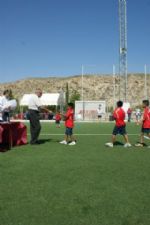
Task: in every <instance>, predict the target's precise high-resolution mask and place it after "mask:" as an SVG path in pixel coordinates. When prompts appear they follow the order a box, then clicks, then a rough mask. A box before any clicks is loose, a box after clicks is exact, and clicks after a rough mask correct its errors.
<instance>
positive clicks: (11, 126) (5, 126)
mask: <svg viewBox="0 0 150 225" xmlns="http://www.w3.org/2000/svg"><path fill="white" fill-rule="evenodd" d="M25 144H27V127H26V126H25V125H24V124H23V123H21V122H10V123H7V122H5V123H4V122H3V123H0V151H6V150H9V149H11V148H12V147H13V146H18V145H25Z"/></svg>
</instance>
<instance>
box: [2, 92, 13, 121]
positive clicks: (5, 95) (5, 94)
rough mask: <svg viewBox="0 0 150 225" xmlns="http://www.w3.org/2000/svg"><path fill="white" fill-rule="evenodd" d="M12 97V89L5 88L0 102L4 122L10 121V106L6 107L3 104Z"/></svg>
mask: <svg viewBox="0 0 150 225" xmlns="http://www.w3.org/2000/svg"><path fill="white" fill-rule="evenodd" d="M11 98H12V91H11V90H8V89H7V90H5V91H4V92H3V96H2V99H1V104H2V108H4V109H3V110H2V120H3V121H4V122H6V121H10V115H9V112H10V108H9V107H8V108H6V107H5V105H7V104H8V101H9V100H10V99H11Z"/></svg>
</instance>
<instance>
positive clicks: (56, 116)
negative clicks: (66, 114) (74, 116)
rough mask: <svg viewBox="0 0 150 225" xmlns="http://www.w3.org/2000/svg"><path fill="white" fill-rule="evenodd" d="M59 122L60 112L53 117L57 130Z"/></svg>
mask: <svg viewBox="0 0 150 225" xmlns="http://www.w3.org/2000/svg"><path fill="white" fill-rule="evenodd" d="M60 121H61V114H60V111H57V113H56V115H55V123H56V127H57V128H60Z"/></svg>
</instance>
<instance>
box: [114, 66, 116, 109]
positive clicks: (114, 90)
mask: <svg viewBox="0 0 150 225" xmlns="http://www.w3.org/2000/svg"><path fill="white" fill-rule="evenodd" d="M113 100H114V104H113V106H114V108H115V105H116V68H115V65H113Z"/></svg>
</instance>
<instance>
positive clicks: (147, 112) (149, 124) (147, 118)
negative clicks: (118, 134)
mask: <svg viewBox="0 0 150 225" xmlns="http://www.w3.org/2000/svg"><path fill="white" fill-rule="evenodd" d="M142 127H143V128H150V108H149V107H146V108H145V109H144V112H143V124H142Z"/></svg>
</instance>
